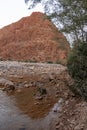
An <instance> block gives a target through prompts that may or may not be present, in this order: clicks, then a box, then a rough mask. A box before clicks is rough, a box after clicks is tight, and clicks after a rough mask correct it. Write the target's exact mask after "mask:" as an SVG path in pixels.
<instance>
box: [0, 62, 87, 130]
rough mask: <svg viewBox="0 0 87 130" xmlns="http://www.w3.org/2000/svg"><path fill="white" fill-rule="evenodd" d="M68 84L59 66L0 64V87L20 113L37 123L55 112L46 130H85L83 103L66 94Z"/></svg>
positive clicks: (69, 83) (85, 117)
mask: <svg viewBox="0 0 87 130" xmlns="http://www.w3.org/2000/svg"><path fill="white" fill-rule="evenodd" d="M71 83H72V79H71V78H70V76H69V74H68V72H67V68H66V67H65V66H62V65H59V64H46V63H44V64H43V63H26V62H16V61H5V62H4V61H1V62H0V88H1V90H3V91H6V93H7V95H9V96H11V95H12V96H14V98H15V101H16V105H17V106H18V108H19V109H20V110H22V111H23V113H24V114H26V115H28V116H29V117H30V118H32V119H33V120H38V119H42V118H45V117H46V116H47V115H48V114H49V112H50V111H51V110H52V111H53V112H54V113H56V118H55V120H54V121H52V122H51V123H52V124H51V128H49V129H46V128H45V129H46V130H87V124H86V120H87V116H86V114H87V103H86V102H85V101H82V100H81V99H80V98H79V97H76V96H75V95H74V94H73V93H72V92H71V91H70V89H69V87H70V85H71ZM40 129H41V128H40ZM27 130H30V129H27ZM38 130H39V129H38Z"/></svg>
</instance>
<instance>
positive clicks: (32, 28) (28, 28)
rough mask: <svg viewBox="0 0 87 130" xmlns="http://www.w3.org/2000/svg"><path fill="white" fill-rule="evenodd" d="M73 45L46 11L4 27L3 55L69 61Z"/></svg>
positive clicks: (0, 36) (0, 39) (0, 33)
mask: <svg viewBox="0 0 87 130" xmlns="http://www.w3.org/2000/svg"><path fill="white" fill-rule="evenodd" d="M69 50H70V46H69V43H68V42H67V40H66V38H65V37H64V35H63V34H62V33H61V32H60V31H58V29H57V28H56V27H55V25H53V23H52V22H51V21H50V20H49V19H48V18H47V16H46V15H45V14H43V13H39V12H34V13H33V14H32V15H31V16H28V17H25V18H22V19H21V20H20V21H18V22H16V23H13V24H11V25H8V26H6V27H4V28H2V29H0V58H1V59H3V60H7V59H8V60H23V61H26V60H28V61H37V62H49V61H51V62H66V58H67V55H68V53H69Z"/></svg>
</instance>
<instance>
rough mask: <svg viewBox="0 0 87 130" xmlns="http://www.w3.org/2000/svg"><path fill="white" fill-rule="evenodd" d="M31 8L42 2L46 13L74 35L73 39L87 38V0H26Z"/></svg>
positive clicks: (82, 39) (64, 29)
mask: <svg viewBox="0 0 87 130" xmlns="http://www.w3.org/2000/svg"><path fill="white" fill-rule="evenodd" d="M25 2H26V3H27V2H30V3H31V4H30V8H32V7H35V5H36V4H38V3H40V2H42V4H43V6H44V10H45V13H46V14H47V15H49V16H50V18H51V19H52V20H53V21H54V23H56V24H57V25H58V26H59V25H62V26H60V27H59V28H60V29H61V30H62V31H63V32H65V33H67V34H70V35H71V36H72V39H73V41H78V42H79V40H80V41H86V40H87V0H32V2H31V0H25Z"/></svg>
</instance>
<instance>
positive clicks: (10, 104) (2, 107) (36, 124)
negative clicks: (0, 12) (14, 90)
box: [0, 90, 57, 130]
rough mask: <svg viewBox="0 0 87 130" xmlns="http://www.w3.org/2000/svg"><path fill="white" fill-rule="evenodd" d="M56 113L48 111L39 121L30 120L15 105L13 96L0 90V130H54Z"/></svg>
mask: <svg viewBox="0 0 87 130" xmlns="http://www.w3.org/2000/svg"><path fill="white" fill-rule="evenodd" d="M56 116H57V113H55V112H53V110H52V111H50V112H49V114H48V115H47V116H46V117H44V118H41V119H31V118H30V117H29V116H27V115H25V114H23V113H22V111H21V110H19V108H18V107H17V106H16V105H15V98H14V96H8V95H7V94H6V93H4V92H3V91H1V90H0V130H55V128H54V125H53V124H54V122H55V119H56Z"/></svg>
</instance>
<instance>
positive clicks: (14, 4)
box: [0, 0, 43, 28]
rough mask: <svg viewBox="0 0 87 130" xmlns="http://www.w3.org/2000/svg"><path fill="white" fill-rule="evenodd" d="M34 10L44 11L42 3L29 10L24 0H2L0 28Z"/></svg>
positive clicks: (0, 0)
mask: <svg viewBox="0 0 87 130" xmlns="http://www.w3.org/2000/svg"><path fill="white" fill-rule="evenodd" d="M33 11H41V12H42V11H43V9H42V7H41V5H38V6H37V7H36V8H35V9H34V10H31V11H30V10H28V7H27V6H26V5H25V3H24V0H0V28H2V27H4V26H6V25H8V24H11V23H13V22H16V21H18V20H19V19H21V18H22V17H25V16H29V15H30V14H31V13H32V12H33Z"/></svg>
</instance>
